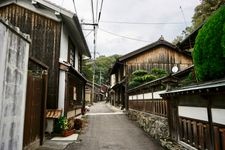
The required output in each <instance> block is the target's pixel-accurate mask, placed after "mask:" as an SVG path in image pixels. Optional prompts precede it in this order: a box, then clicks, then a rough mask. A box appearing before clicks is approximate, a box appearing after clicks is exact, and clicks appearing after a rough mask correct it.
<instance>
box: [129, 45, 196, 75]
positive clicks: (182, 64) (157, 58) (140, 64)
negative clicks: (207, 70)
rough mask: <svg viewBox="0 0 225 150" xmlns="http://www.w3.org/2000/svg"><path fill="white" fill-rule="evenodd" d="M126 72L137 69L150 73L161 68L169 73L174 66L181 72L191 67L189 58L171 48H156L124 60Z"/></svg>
mask: <svg viewBox="0 0 225 150" xmlns="http://www.w3.org/2000/svg"><path fill="white" fill-rule="evenodd" d="M126 64H127V66H128V71H129V72H130V73H131V72H133V71H135V70H138V69H145V70H148V71H150V70H151V69H152V68H161V69H164V70H166V71H167V72H171V68H172V67H173V66H174V64H177V65H178V68H179V69H181V70H183V69H184V68H186V67H188V66H190V65H192V59H191V57H189V56H187V55H184V54H182V53H180V52H178V51H176V50H174V49H172V48H169V47H166V46H158V47H156V48H154V49H152V50H149V51H145V52H143V53H141V54H139V55H136V56H134V57H132V58H129V59H128V60H126Z"/></svg>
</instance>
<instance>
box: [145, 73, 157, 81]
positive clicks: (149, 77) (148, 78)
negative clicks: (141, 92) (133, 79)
mask: <svg viewBox="0 0 225 150" xmlns="http://www.w3.org/2000/svg"><path fill="white" fill-rule="evenodd" d="M142 78H143V81H144V82H149V81H152V80H155V79H156V76H154V75H152V74H146V75H144V76H143V77H142Z"/></svg>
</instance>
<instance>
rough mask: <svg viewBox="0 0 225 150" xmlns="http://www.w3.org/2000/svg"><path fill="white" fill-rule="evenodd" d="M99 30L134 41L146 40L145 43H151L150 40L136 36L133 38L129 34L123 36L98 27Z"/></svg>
mask: <svg viewBox="0 0 225 150" xmlns="http://www.w3.org/2000/svg"><path fill="white" fill-rule="evenodd" d="M98 29H99V30H101V31H102V32H105V33H108V34H111V35H114V36H117V37H121V38H125V39H129V40H134V41H139V42H145V43H149V41H145V40H140V39H136V38H131V37H127V36H123V35H119V34H116V33H113V32H110V31H106V30H104V29H102V28H98Z"/></svg>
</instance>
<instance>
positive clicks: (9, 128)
mask: <svg viewBox="0 0 225 150" xmlns="http://www.w3.org/2000/svg"><path fill="white" fill-rule="evenodd" d="M28 52H29V39H27V37H25V36H24V35H23V34H21V33H20V32H19V31H18V29H16V28H14V27H12V26H10V25H9V24H8V23H6V22H4V21H2V20H1V18H0V70H1V73H0V149H1V150H14V149H17V150H21V149H22V146H23V127H24V112H25V99H26V83H27V68H28ZM2 137H4V138H2Z"/></svg>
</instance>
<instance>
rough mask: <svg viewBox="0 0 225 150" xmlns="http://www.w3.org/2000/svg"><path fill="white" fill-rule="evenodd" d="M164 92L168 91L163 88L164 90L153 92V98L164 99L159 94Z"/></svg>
mask: <svg viewBox="0 0 225 150" xmlns="http://www.w3.org/2000/svg"><path fill="white" fill-rule="evenodd" d="M164 92H166V91H165V90H163V91H157V92H154V93H153V99H162V97H161V96H160V95H159V94H161V93H164Z"/></svg>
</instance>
